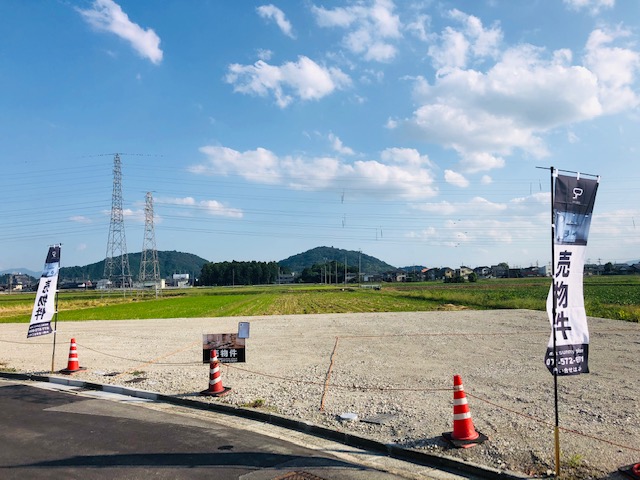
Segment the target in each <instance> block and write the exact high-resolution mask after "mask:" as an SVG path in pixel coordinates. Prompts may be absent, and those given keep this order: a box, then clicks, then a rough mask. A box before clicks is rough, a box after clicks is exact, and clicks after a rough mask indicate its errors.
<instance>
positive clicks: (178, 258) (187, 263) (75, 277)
mask: <svg viewBox="0 0 640 480" xmlns="http://www.w3.org/2000/svg"><path fill="white" fill-rule="evenodd" d="M128 256H129V268H130V270H131V276H132V277H133V279H134V280H135V279H137V278H138V273H139V272H140V261H141V258H142V252H140V253H130V254H129V255H128ZM118 258H120V257H117V258H116V261H118ZM205 263H208V260H205V259H204V258H201V257H198V256H197V255H193V254H191V253H183V252H176V251H175V250H173V251H168V252H166V251H164V252H163V251H158V264H159V266H160V278H167V277H170V276H172V275H173V274H174V273H189V274H191V275H193V276H196V277H197V276H199V275H200V272H201V271H202V266H203V265H204V264H205ZM38 276H39V275H38ZM103 277H104V260H102V261H100V262H97V263H92V264H91V265H85V266H84V267H62V268H61V269H60V280H61V281H84V280H92V281H96V280H100V279H101V278H103Z"/></svg>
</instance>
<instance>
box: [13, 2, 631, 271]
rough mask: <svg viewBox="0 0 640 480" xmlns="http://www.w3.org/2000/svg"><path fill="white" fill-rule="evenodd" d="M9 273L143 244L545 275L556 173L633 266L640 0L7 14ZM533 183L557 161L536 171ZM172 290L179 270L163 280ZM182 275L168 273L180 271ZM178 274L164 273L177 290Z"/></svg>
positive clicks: (173, 5) (592, 257) (596, 252)
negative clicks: (119, 225) (117, 162)
mask: <svg viewBox="0 0 640 480" xmlns="http://www.w3.org/2000/svg"><path fill="white" fill-rule="evenodd" d="M0 18H1V19H2V21H1V23H0V32H1V34H0V92H1V93H0V99H1V108H0V139H1V144H2V153H3V160H2V175H0V192H1V198H2V200H1V201H0V227H1V228H0V246H1V247H2V248H1V249H0V270H4V269H10V268H28V269H32V270H35V271H38V270H40V269H41V268H42V264H43V262H44V258H45V256H46V249H47V246H48V245H50V244H54V243H62V245H63V247H62V265H63V266H75V265H86V264H89V263H94V262H98V261H100V260H103V259H104V257H105V255H106V252H107V240H108V233H109V221H110V208H111V197H112V185H113V183H112V182H113V174H112V169H113V154H114V153H116V152H118V153H120V154H121V159H122V194H123V207H124V213H125V228H126V245H127V251H128V252H129V253H133V252H139V251H141V250H142V247H143V241H144V202H145V194H146V192H152V194H153V200H154V212H155V221H154V227H155V237H156V245H157V248H158V249H159V250H177V251H182V252H188V253H193V254H196V255H199V256H201V257H203V258H205V259H207V260H210V261H214V262H216V261H224V260H234V259H235V260H260V261H272V260H275V261H277V260H282V259H284V258H286V257H289V256H290V255H294V254H297V253H300V252H303V251H305V250H307V249H310V248H313V247H316V246H322V245H325V246H333V247H336V248H344V249H349V250H361V251H362V252H363V253H366V254H369V255H373V256H375V257H378V258H380V259H382V260H384V261H386V262H388V263H390V264H392V265H396V266H404V265H413V264H422V265H426V266H429V267H436V266H451V267H455V266H458V265H469V266H472V267H473V266H478V265H491V264H496V263H499V262H508V263H509V264H510V265H512V266H523V267H524V266H530V265H535V264H539V265H545V264H547V263H548V262H549V261H550V225H549V217H550V213H549V209H550V207H549V187H550V185H549V182H550V181H549V170H548V168H549V167H550V166H554V167H556V168H559V169H564V170H570V171H579V172H584V173H588V174H597V175H600V176H601V182H600V188H599V192H598V198H597V199H596V204H595V213H594V218H593V221H592V226H591V235H590V239H589V245H588V247H587V258H588V260H589V261H591V262H594V263H595V262H598V261H601V262H602V263H604V262H608V261H613V262H622V261H628V260H635V259H638V258H640V248H639V247H640V188H639V187H638V184H639V182H640V171H639V169H640V165H639V163H638V161H637V159H638V154H639V153H640V135H638V131H639V130H638V127H639V126H640V109H639V105H640V81H639V78H640V42H639V40H640V3H638V2H637V0H539V1H536V0H533V1H532V0H527V1H524V0H522V1H520V0H486V1H485V0H476V1H435V0H433V1H431V0H425V1H420V0H415V1H413V0H407V1H402V2H400V1H395V2H394V1H392V0H377V1H376V0H361V1H342V2H335V1H317V2H316V1H315V0H302V1H293V0H292V1H287V2H274V3H268V2H255V1H250V0H244V1H241V2H238V1H231V0H228V1H224V0H216V1H214V0H211V1H194V2H184V1H182V0H163V1H160V2H158V1H152V0H117V1H114V0H96V1H65V0H59V1H49V0H47V1H44V0H41V1H38V0H35V1H29V2H24V1H21V0H5V1H3V2H0ZM536 167H545V169H539V168H536ZM163 273H165V272H163ZM168 273H170V272H168ZM168 273H167V274H168Z"/></svg>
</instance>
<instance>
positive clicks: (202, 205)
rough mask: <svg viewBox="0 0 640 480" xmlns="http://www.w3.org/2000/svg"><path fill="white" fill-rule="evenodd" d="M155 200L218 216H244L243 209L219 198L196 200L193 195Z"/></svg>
mask: <svg viewBox="0 0 640 480" xmlns="http://www.w3.org/2000/svg"><path fill="white" fill-rule="evenodd" d="M155 202H156V203H158V204H161V205H174V206H178V207H187V208H189V209H191V210H192V211H196V212H198V211H204V212H206V213H208V214H209V215H214V216H217V217H229V218H242V217H243V216H244V214H243V212H242V210H240V209H238V208H231V207H228V206H226V205H224V204H223V203H221V202H218V201H217V200H196V199H195V198H193V197H182V198H180V197H170V198H169V197H166V198H158V199H156V200H155Z"/></svg>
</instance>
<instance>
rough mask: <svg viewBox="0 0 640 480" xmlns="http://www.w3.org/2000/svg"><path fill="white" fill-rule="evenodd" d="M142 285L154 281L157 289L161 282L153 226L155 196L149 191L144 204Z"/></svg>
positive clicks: (141, 263)
mask: <svg viewBox="0 0 640 480" xmlns="http://www.w3.org/2000/svg"><path fill="white" fill-rule="evenodd" d="M138 280H139V281H140V283H142V286H143V287H144V286H145V283H146V282H153V285H154V286H155V288H156V289H157V288H158V286H159V283H160V263H159V262H158V250H156V234H155V231H154V228H153V196H152V195H151V192H147V195H146V196H145V205H144V240H143V242H142V257H141V259H140V275H139V277H138Z"/></svg>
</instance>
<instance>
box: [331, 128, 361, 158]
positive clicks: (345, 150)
mask: <svg viewBox="0 0 640 480" xmlns="http://www.w3.org/2000/svg"><path fill="white" fill-rule="evenodd" d="M329 141H330V142H331V148H333V150H334V151H336V152H337V153H339V154H341V155H355V152H354V151H353V149H351V148H349V147H347V146H345V145H344V144H343V143H342V140H340V138H338V137H337V136H336V135H334V134H333V133H330V134H329Z"/></svg>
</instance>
